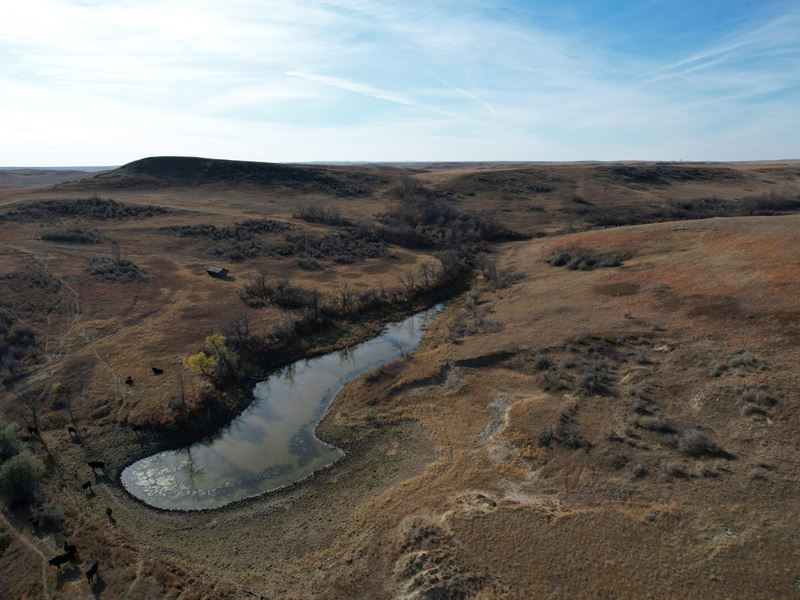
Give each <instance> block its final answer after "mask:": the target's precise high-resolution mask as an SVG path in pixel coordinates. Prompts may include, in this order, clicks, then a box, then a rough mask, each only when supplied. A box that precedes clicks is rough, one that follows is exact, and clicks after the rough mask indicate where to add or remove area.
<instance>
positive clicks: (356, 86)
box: [286, 71, 419, 106]
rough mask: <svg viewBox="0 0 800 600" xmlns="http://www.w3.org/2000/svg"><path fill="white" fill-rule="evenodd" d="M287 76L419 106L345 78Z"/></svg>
mask: <svg viewBox="0 0 800 600" xmlns="http://www.w3.org/2000/svg"><path fill="white" fill-rule="evenodd" d="M286 74H287V75H290V76H291V77H300V78H302V79H306V80H308V81H314V82H316V83H321V84H322V85H327V86H330V87H332V88H337V89H340V90H345V91H347V92H354V93H356V94H363V95H364V96H369V97H370V98H375V99H377V100H386V101H387V102H394V103H395V104H402V105H404V106H418V105H419V103H418V102H417V101H416V100H412V99H411V98H407V97H405V96H401V95H400V94H396V93H394V92H389V91H387V90H382V89H379V88H376V87H374V86H372V85H367V84H365V83H359V82H357V81H351V80H350V79H345V78H344V77H331V76H330V75H317V74H315V73H306V72H305V71H287V72H286Z"/></svg>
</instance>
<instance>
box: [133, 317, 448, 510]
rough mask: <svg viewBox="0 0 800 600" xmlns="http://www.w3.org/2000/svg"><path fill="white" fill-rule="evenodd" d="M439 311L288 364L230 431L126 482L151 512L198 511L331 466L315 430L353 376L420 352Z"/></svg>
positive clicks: (145, 465) (146, 464)
mask: <svg viewBox="0 0 800 600" xmlns="http://www.w3.org/2000/svg"><path fill="white" fill-rule="evenodd" d="M439 310H440V307H438V306H437V307H434V308H433V309H430V310H428V311H425V312H423V313H419V314H417V315H414V316H413V317H409V318H408V319H406V320H404V321H401V322H399V323H393V324H390V325H388V326H386V328H385V329H384V331H383V332H382V333H381V334H380V335H379V336H377V337H375V338H373V339H371V340H369V341H366V342H363V343H361V344H358V345H356V346H352V347H350V348H347V349H345V350H342V351H339V352H332V353H330V354H326V355H324V356H319V357H317V358H312V359H307V360H306V359H303V360H300V361H297V362H296V363H294V364H292V365H289V366H288V367H286V368H285V369H282V370H281V371H280V372H278V373H276V374H275V375H273V376H271V377H270V378H269V379H267V380H266V381H262V382H260V383H258V384H257V385H256V386H255V388H254V390H253V393H254V395H255V398H256V399H255V401H254V402H253V403H252V404H251V405H250V407H249V408H248V409H247V410H246V411H244V412H243V413H242V414H241V415H240V416H239V417H238V418H236V419H235V420H234V421H233V422H232V423H231V424H230V426H228V427H227V428H224V429H223V430H221V431H220V432H218V433H217V434H216V435H214V436H212V437H210V438H208V439H207V440H204V441H202V442H199V443H197V444H194V445H192V446H190V447H188V448H184V449H181V450H174V451H167V452H160V453H158V454H155V455H153V456H149V457H147V458H144V459H142V460H140V461H138V462H135V463H133V464H132V465H131V466H129V467H128V468H127V469H125V470H124V471H123V472H122V476H121V479H122V484H123V485H124V486H125V488H126V489H127V490H128V491H129V492H130V493H131V494H133V495H134V496H136V497H137V498H139V499H140V500H143V501H144V502H146V503H147V504H150V505H151V506H156V507H158V508H168V509H178V510H193V509H202V508H214V507H219V506H223V505H225V504H228V503H230V502H233V501H235V500H240V499H242V498H248V497H250V496H255V495H258V494H262V493H264V492H267V491H270V490H273V489H277V488H280V487H283V486H286V485H290V484H292V483H294V482H296V481H299V480H301V479H304V478H306V477H308V476H309V475H311V474H312V473H313V472H314V471H317V470H319V469H322V468H324V467H326V466H329V465H330V464H332V463H333V462H334V461H336V460H337V459H338V458H339V457H341V456H342V454H343V453H342V451H341V450H339V449H338V448H335V447H333V446H330V445H329V444H326V443H324V442H322V441H320V440H319V439H317V438H316V437H315V436H314V429H315V428H316V426H317V424H318V423H319V422H320V421H321V420H322V417H323V416H324V415H325V412H326V411H327V410H328V407H329V406H330V404H331V402H332V401H333V399H334V397H335V396H336V394H337V393H338V392H339V390H340V389H341V388H342V386H343V385H344V384H345V383H347V381H349V380H350V379H352V378H353V377H356V376H357V375H360V374H361V373H363V372H365V371H368V370H370V369H373V368H375V367H377V366H379V365H381V364H384V363H387V362H389V361H392V360H395V359H397V358H398V357H400V356H404V355H406V354H407V353H408V352H410V351H412V350H413V349H414V348H416V347H417V345H418V344H419V342H420V340H421V338H422V334H423V332H424V328H425V325H426V324H427V323H428V322H429V321H430V319H431V318H432V317H433V316H434V315H435V314H436V313H437V312H438V311H439Z"/></svg>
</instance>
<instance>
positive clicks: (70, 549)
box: [64, 541, 78, 560]
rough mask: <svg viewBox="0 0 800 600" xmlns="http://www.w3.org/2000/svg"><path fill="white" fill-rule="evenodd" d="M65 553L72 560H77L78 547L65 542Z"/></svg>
mask: <svg viewBox="0 0 800 600" xmlns="http://www.w3.org/2000/svg"><path fill="white" fill-rule="evenodd" d="M64 552H65V553H66V554H67V556H69V559H70V560H75V555H76V554H77V553H78V547H77V546H76V545H75V544H68V543H67V542H66V541H65V542H64Z"/></svg>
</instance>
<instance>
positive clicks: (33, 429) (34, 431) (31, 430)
mask: <svg viewBox="0 0 800 600" xmlns="http://www.w3.org/2000/svg"><path fill="white" fill-rule="evenodd" d="M28 433H30V434H31V435H34V436H36V437H39V430H38V429H37V428H36V427H28Z"/></svg>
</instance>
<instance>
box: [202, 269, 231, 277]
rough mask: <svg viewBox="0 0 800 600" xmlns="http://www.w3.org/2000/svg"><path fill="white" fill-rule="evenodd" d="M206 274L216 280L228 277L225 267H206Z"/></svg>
mask: <svg viewBox="0 0 800 600" xmlns="http://www.w3.org/2000/svg"><path fill="white" fill-rule="evenodd" d="M206 273H208V274H209V275H211V277H216V278H218V279H225V278H226V277H227V276H228V269H226V268H225V267H214V266H211V267H206Z"/></svg>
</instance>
